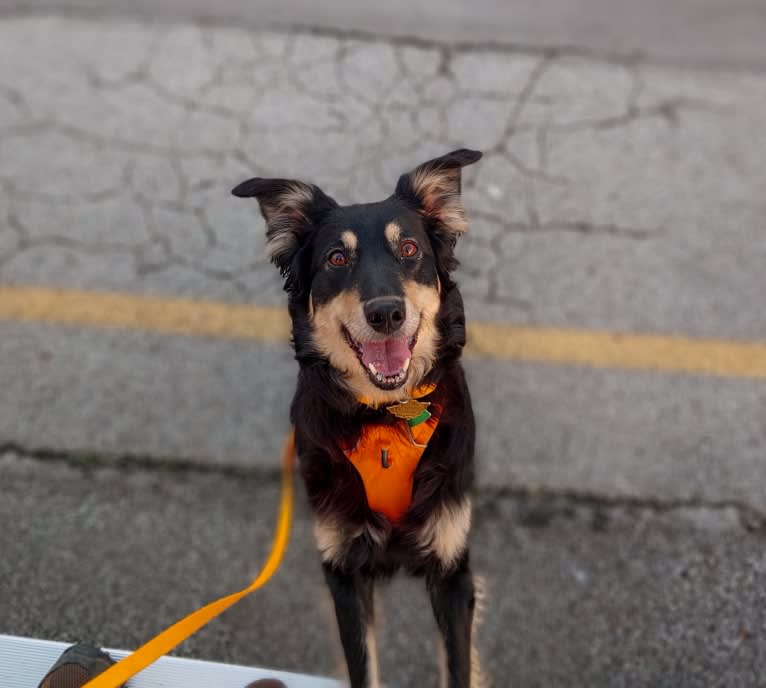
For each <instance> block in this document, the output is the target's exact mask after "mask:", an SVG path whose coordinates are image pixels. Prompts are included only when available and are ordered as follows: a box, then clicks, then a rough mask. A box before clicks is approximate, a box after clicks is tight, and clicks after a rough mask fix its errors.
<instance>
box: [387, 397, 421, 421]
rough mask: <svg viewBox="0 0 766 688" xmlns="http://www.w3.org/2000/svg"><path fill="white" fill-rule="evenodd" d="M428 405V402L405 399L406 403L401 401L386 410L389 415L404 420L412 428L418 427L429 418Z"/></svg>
mask: <svg viewBox="0 0 766 688" xmlns="http://www.w3.org/2000/svg"><path fill="white" fill-rule="evenodd" d="M430 405H431V404H430V403H429V402H423V401H417V399H407V401H401V402H399V403H398V404H394V405H393V406H387V407H386V408H387V409H388V411H389V412H390V413H391V415H393V416H396V417H397V418H401V419H402V420H406V421H407V423H408V424H409V425H410V426H414V425H419V424H420V423H422V422H424V421H426V420H428V419H429V418H430V417H431V414H430V412H429V411H428V407H429V406H430Z"/></svg>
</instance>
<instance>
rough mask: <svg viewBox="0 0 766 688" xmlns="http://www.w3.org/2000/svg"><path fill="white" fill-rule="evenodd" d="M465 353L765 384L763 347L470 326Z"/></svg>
mask: <svg viewBox="0 0 766 688" xmlns="http://www.w3.org/2000/svg"><path fill="white" fill-rule="evenodd" d="M468 336H469V339H470V346H469V347H468V352H470V353H471V354H474V355H477V356H487V357H490V358H496V359H505V360H514V361H530V362H537V363H558V364H561V365H574V366H588V367H591V368H627V369H639V370H655V371H664V372H670V373H692V374H696V375H714V376H720V377H741V378H751V379H759V380H766V342H764V343H762V342H745V341H729V340H721V339H692V338H689V337H678V336H667V335H658V334H626V333H622V332H603V331H595V330H576V329H563V328H553V327H521V326H515V325H498V324H488V323H473V324H472V325H470V326H469V329H468Z"/></svg>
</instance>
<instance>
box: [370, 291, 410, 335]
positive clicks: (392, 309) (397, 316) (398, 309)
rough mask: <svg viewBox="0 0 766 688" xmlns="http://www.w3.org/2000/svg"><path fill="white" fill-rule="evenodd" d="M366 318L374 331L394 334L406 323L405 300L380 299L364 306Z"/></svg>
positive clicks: (371, 300) (372, 300)
mask: <svg viewBox="0 0 766 688" xmlns="http://www.w3.org/2000/svg"><path fill="white" fill-rule="evenodd" d="M364 316H365V317H366V318H367V322H368V323H369V324H370V327H372V329H373V330H375V331H376V332H380V333H382V334H393V333H394V332H396V331H397V330H398V329H399V328H400V327H401V326H402V324H403V323H404V317H405V311H404V299H399V298H388V297H380V298H377V299H370V300H369V301H367V302H366V303H365V304H364Z"/></svg>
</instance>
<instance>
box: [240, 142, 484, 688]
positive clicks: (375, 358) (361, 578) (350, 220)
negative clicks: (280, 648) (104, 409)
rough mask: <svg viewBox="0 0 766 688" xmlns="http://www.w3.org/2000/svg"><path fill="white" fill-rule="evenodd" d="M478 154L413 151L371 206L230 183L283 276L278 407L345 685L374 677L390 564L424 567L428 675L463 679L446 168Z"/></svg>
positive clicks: (469, 598) (460, 423) (462, 544)
mask: <svg viewBox="0 0 766 688" xmlns="http://www.w3.org/2000/svg"><path fill="white" fill-rule="evenodd" d="M480 157H481V153H478V152H475V151H470V150H457V151H454V152H452V153H449V154H447V155H445V156H443V157H441V158H436V159H435V160H431V161H429V162H426V163H424V164H422V165H420V166H419V167H417V168H416V169H415V170H413V171H412V172H410V173H409V174H405V175H403V176H402V177H401V178H400V179H399V182H398V184H397V186H396V190H395V191H394V193H393V195H392V196H390V197H389V198H387V199H386V200H384V201H380V202H377V203H366V204H361V205H350V206H339V205H338V204H337V203H336V202H335V201H333V200H332V198H330V197H329V196H327V195H325V194H324V193H323V192H322V191H321V190H320V189H319V188H317V187H316V186H313V185H309V184H305V183H302V182H298V181H291V180H285V179H260V178H256V179H250V180H248V181H246V182H243V183H242V184H240V185H239V186H237V187H236V188H235V189H234V190H233V193H234V195H236V196H241V197H255V198H256V199H257V200H258V203H259V204H260V208H261V212H262V213H263V216H264V218H265V219H266V223H267V239H268V242H267V250H268V253H269V255H270V256H271V259H272V261H273V262H274V263H275V264H276V265H277V266H278V267H279V269H280V270H281V272H282V275H283V276H284V277H285V290H286V291H287V293H288V294H289V310H290V316H291V318H292V324H293V341H294V346H295V353H296V358H297V360H298V362H299V364H300V372H299V374H298V385H297V389H296V392H295V397H294V398H293V403H292V408H291V418H292V421H293V423H294V425H295V437H296V447H297V453H298V458H299V462H300V467H301V472H302V474H303V478H304V481H305V484H306V489H307V493H308V498H309V500H310V503H311V506H312V507H313V510H314V513H315V516H316V523H315V533H316V539H317V544H318V547H319V550H320V552H321V556H322V560H323V566H324V571H325V577H326V579H327V583H328V585H329V587H330V590H331V592H332V596H333V599H334V603H335V611H336V614H337V619H338V625H339V628H340V637H341V641H342V644H343V649H344V652H345V655H346V661H347V663H348V671H349V676H350V680H351V686H352V687H353V688H361V687H363V686H377V685H378V676H377V674H378V669H377V660H376V653H375V646H374V637H373V632H372V620H373V585H374V582H375V581H376V580H378V579H381V578H386V577H388V576H391V575H392V574H393V573H394V572H395V571H396V570H397V569H398V568H399V567H404V568H405V569H406V570H408V571H410V572H411V573H413V574H415V575H421V576H424V577H425V580H426V584H427V587H428V591H429V593H430V597H431V602H432V605H433V610H434V614H435V616H436V621H437V624H438V626H439V629H440V631H441V637H442V639H443V649H444V650H446V674H445V678H446V681H444V684H445V685H447V686H449V687H450V688H467V687H469V686H471V685H472V666H471V664H472V661H471V657H472V651H471V627H472V622H473V613H474V601H475V591H474V582H473V577H472V574H471V570H470V567H469V562H468V544H467V537H468V531H469V528H470V522H471V504H470V501H469V497H468V490H469V487H470V485H471V482H472V478H473V454H474V434H475V431H474V418H473V411H472V409H471V401H470V396H469V393H468V388H467V386H466V383H465V377H464V374H463V369H462V367H461V364H460V355H461V352H462V349H463V345H464V342H465V317H464V313H463V301H462V298H461V296H460V292H459V291H458V288H457V286H456V284H455V283H454V282H453V280H452V278H451V273H452V271H453V270H454V268H455V267H456V266H457V260H456V258H455V255H454V248H455V243H456V241H457V239H458V238H459V237H460V235H461V234H463V233H464V232H465V231H466V229H467V227H468V224H467V221H466V217H465V212H464V210H463V205H462V202H461V198H460V182H461V168H462V167H464V166H465V165H470V164H471V163H474V162H476V161H477V160H478V159H479V158H480ZM474 670H475V667H474Z"/></svg>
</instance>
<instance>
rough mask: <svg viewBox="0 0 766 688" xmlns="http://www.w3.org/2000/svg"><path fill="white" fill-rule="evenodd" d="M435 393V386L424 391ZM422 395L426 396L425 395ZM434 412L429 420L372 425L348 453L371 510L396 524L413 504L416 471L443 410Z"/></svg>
mask: <svg viewBox="0 0 766 688" xmlns="http://www.w3.org/2000/svg"><path fill="white" fill-rule="evenodd" d="M431 391H433V387H431V388H429V389H428V391H425V390H424V392H425V393H426V394H427V393H430V392H431ZM413 396H415V395H413ZM418 396H424V394H423V392H421V393H420V394H419V395H418ZM425 406H426V405H425V404H423V408H425ZM433 409H434V411H435V413H434V414H433V415H430V417H428V418H427V419H425V420H419V419H418V418H415V419H412V420H409V421H408V420H405V419H400V420H399V421H398V422H396V423H395V424H393V425H389V424H383V423H369V424H367V425H365V426H364V427H363V428H362V434H361V437H360V438H359V442H358V443H357V445H356V446H355V447H354V448H353V449H345V450H344V453H345V454H346V457H347V458H348V460H349V461H351V463H352V464H353V465H354V468H356V470H357V472H358V473H359V475H360V476H361V478H362V482H363V483H364V490H365V492H366V494H367V503H368V504H369V506H370V508H371V509H373V510H374V511H379V512H380V513H382V514H384V515H385V516H386V517H387V518H388V520H389V521H391V522H392V523H396V522H397V521H399V520H400V519H401V517H402V516H404V514H405V512H406V511H407V509H408V508H409V506H410V504H411V502H412V485H413V479H414V475H415V469H416V468H417V467H418V463H420V459H421V458H422V456H423V453H424V452H425V450H426V447H427V446H428V442H429V441H430V439H431V436H432V435H433V434H434V430H436V426H437V425H438V424H439V417H438V416H439V411H440V410H441V409H439V408H438V407H437V406H436V405H434V407H433ZM425 415H426V416H429V414H427V413H426V414H425Z"/></svg>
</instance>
